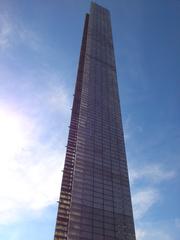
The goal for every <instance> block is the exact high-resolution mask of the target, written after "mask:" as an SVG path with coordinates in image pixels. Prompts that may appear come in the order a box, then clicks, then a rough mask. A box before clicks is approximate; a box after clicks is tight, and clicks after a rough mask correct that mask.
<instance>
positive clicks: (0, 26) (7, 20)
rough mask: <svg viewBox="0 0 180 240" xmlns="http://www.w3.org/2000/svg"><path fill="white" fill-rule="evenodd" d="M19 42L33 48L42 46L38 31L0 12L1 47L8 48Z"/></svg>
mask: <svg viewBox="0 0 180 240" xmlns="http://www.w3.org/2000/svg"><path fill="white" fill-rule="evenodd" d="M17 44H23V45H25V46H27V47H30V48H31V49H32V50H35V51H37V50H39V49H40V48H41V45H42V43H41V39H40V37H39V35H38V33H37V32H35V31H33V30H32V29H31V28H30V27H28V26H27V25H24V24H23V23H21V22H18V21H17V18H16V19H13V18H12V17H10V15H8V14H7V13H0V49H1V50H6V49H8V48H10V47H13V46H16V45H17Z"/></svg>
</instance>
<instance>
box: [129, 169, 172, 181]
mask: <svg viewBox="0 0 180 240" xmlns="http://www.w3.org/2000/svg"><path fill="white" fill-rule="evenodd" d="M175 176H176V172H175V171H174V170H170V169H166V168H164V167H163V166H161V165H157V164H149V165H148V166H145V167H142V168H141V167H140V168H138V169H134V168H132V169H130V179H131V183H132V184H133V183H135V182H137V181H138V180H141V179H145V180H149V182H151V183H160V182H162V181H166V180H170V179H172V178H174V177H175Z"/></svg>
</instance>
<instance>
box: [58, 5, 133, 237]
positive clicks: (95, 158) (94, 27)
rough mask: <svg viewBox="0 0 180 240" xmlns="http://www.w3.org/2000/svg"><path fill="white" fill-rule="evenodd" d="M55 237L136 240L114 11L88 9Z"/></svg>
mask: <svg viewBox="0 0 180 240" xmlns="http://www.w3.org/2000/svg"><path fill="white" fill-rule="evenodd" d="M54 239H55V240H61V239H67V240H80V239H82V240H86V239H87V240H88V239H89V240H101V239H102V240H115V239H116V240H135V231H134V221H133V214H132V204H131V195H130V187H129V178H128V170H127V161H126V154H125V145H124V136H123V129H122V120H121V112H120V103H119V96H118V86H117V77H116V66H115V57H114V49H113V42H112V31H111V20H110V13H109V11H108V10H107V9H105V8H103V7H101V6H99V5H97V4H96V3H92V4H91V9H90V14H87V15H86V19H85V26H84V33H83V39H82V46H81V53H80V61H79V68H78V74H77V80H76V88H75V95H74V102H73V108H72V116H71V124H70V131H69V137H68V144H67V152H66V159H65V165H64V171H63V179H62V186H61V194H60V200H59V206H58V214H57V221H56V229H55V237H54Z"/></svg>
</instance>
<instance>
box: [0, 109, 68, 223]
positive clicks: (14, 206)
mask: <svg viewBox="0 0 180 240" xmlns="http://www.w3.org/2000/svg"><path fill="white" fill-rule="evenodd" d="M10 117H11V119H12V121H15V120H19V119H20V118H21V127H22V131H23V135H24V138H25V141H23V142H22V143H21V146H20V148H17V149H14V150H17V151H13V152H12V154H9V153H8V152H6V153H5V154H4V152H2V151H0V165H1V168H0V223H7V222H9V221H10V222H11V221H14V220H17V218H19V217H22V216H23V214H24V213H27V212H31V211H32V212H33V211H39V210H41V209H43V208H45V207H47V206H48V205H50V204H53V203H55V202H56V200H57V199H58V188H59V187H60V176H61V172H60V170H61V169H62V164H63V161H64V150H65V148H64V149H63V148H62V147H60V146H59V138H58V137H57V135H55V134H54V136H52V134H50V135H51V137H50V138H49V139H48V141H47V140H45V139H42V134H44V132H45V131H46V129H45V128H41V129H40V130H39V126H36V125H33V124H35V122H34V123H33V119H27V118H24V117H21V116H18V115H16V116H14V115H13V114H12V113H11V114H10ZM0 120H1V119H0ZM23 121H25V123H24V126H23ZM29 122H30V125H31V128H27V127H28V125H29V124H28V123H29ZM30 125H29V126H30ZM32 125H33V126H32ZM7 127H8V126H7ZM42 131H44V132H42ZM8 137H9V138H11V135H9V136H8ZM54 145H55V146H56V147H54ZM61 145H62V146H65V142H64V141H63V140H62V142H61ZM58 146H59V148H58ZM11 151H12V149H11V147H10V148H9V152H11Z"/></svg>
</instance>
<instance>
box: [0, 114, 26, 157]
mask: <svg viewBox="0 0 180 240" xmlns="http://www.w3.org/2000/svg"><path fill="white" fill-rule="evenodd" d="M24 141H25V138H24V133H23V127H22V121H21V119H20V117H18V115H16V114H14V113H10V112H8V111H4V110H0V146H1V147H0V158H1V159H2V160H3V159H4V160H8V159H9V157H14V156H15V155H16V154H18V153H19V151H21V149H22V147H23V145H24Z"/></svg>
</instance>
